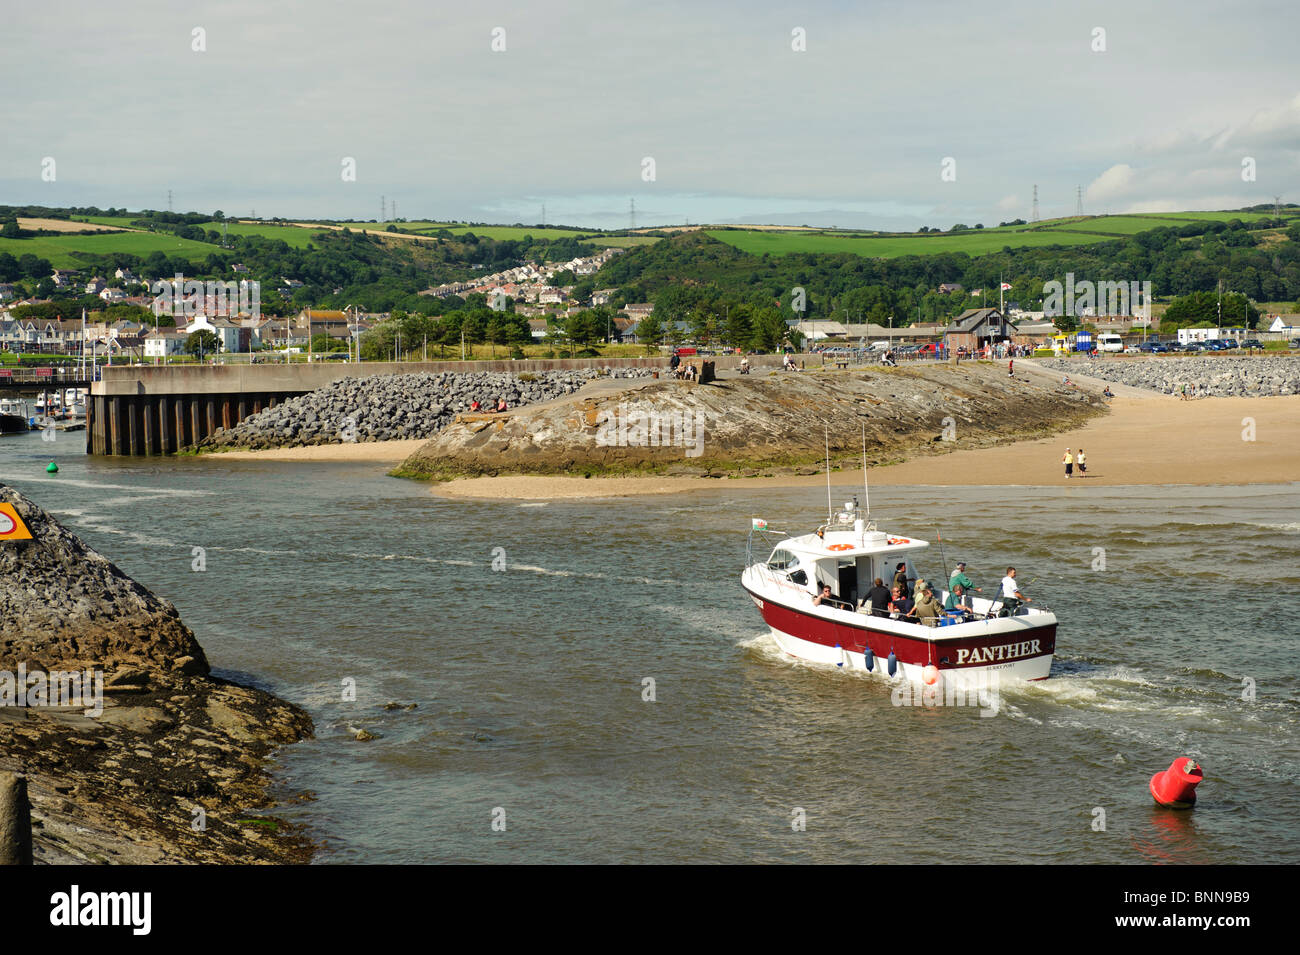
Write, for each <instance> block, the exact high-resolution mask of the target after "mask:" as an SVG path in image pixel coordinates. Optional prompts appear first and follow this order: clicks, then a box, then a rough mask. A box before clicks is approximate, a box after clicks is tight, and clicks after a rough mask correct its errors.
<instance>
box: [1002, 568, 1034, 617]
mask: <svg viewBox="0 0 1300 955" xmlns="http://www.w3.org/2000/svg"><path fill="white" fill-rule="evenodd" d="M1022 601H1023V602H1024V603H1033V602H1034V601H1033V598H1032V597H1026V596H1025V595H1024V594H1022V593H1021V592H1020V588H1019V586H1018V585H1017V584H1016V569H1015V568H1014V567H1008V568H1007V575H1006V576H1005V577H1003V578H1002V609H1003V610H1004V611H1006V613H1007V616H1015V613H1016V611H1017V610H1019V609H1020V604H1021V602H1022Z"/></svg>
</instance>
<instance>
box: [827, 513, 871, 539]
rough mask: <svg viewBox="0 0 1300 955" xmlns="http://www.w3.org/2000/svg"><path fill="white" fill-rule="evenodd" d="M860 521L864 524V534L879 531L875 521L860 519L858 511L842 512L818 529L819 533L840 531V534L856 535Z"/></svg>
mask: <svg viewBox="0 0 1300 955" xmlns="http://www.w3.org/2000/svg"><path fill="white" fill-rule="evenodd" d="M858 521H862V522H863V523H862V531H863V533H866V532H868V531H875V530H877V529H878V528H877V527H876V522H875V521H871V520H866V519H865V518H861V517H859V516H858V512H857V511H840V513H838V514H836V515H835V516H834V517H832V518H831V519H830V520H829V521H827V522H826V523H825V524H823V525H821V526H820V527H819V528H817V533H818V534H826V533H828V532H830V531H840V532H844V531H848V532H850V533H854V532H856V531H857V529H858V525H857V522H858Z"/></svg>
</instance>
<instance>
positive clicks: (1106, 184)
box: [1086, 163, 1136, 202]
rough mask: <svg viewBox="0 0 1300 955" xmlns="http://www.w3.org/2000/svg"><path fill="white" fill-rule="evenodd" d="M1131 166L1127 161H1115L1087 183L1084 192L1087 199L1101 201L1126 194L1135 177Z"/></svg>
mask: <svg viewBox="0 0 1300 955" xmlns="http://www.w3.org/2000/svg"><path fill="white" fill-rule="evenodd" d="M1135 178H1136V177H1135V174H1134V171H1133V167H1132V166H1130V165H1129V164H1128V163H1116V164H1115V165H1114V166H1111V167H1110V168H1109V169H1107V170H1106V171H1105V172H1103V173H1102V174H1101V175H1100V176H1098V177H1097V178H1096V179H1094V180H1093V181H1092V182H1091V183H1089V184H1088V191H1087V193H1086V195H1087V197H1088V199H1089V200H1093V201H1097V202H1103V201H1105V200H1107V199H1115V198H1117V197H1119V196H1123V195H1125V194H1127V193H1128V192H1129V191H1130V189H1131V188H1132V186H1133V182H1134V179H1135Z"/></svg>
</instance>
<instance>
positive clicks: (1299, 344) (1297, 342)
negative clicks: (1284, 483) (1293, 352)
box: [1288, 338, 1300, 348]
mask: <svg viewBox="0 0 1300 955" xmlns="http://www.w3.org/2000/svg"><path fill="white" fill-rule="evenodd" d="M1288 345H1289V347H1291V348H1300V338H1293V339H1291V341H1290V342H1289V343H1288Z"/></svg>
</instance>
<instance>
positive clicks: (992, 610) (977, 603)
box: [939, 590, 1054, 620]
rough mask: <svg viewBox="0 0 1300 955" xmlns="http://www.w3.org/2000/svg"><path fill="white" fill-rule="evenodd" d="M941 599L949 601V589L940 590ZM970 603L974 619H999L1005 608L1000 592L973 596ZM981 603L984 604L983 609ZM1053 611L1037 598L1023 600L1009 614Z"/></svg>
mask: <svg viewBox="0 0 1300 955" xmlns="http://www.w3.org/2000/svg"><path fill="white" fill-rule="evenodd" d="M939 601H940V602H941V603H947V601H948V591H947V590H941V591H939ZM969 603H970V607H971V613H970V616H971V619H972V620H994V619H997V618H998V617H999V616H1001V612H1002V610H1003V609H1004V608H1003V603H1002V595H1001V594H998V595H997V596H996V597H973V596H972V597H970V598H969ZM981 604H982V605H983V607H982V609H981ZM1053 612H1054V611H1053V610H1052V609H1051V608H1050V607H1048V606H1046V605H1045V604H1043V603H1041V602H1040V601H1038V600H1035V601H1034V602H1033V603H1032V604H1027V603H1025V602H1023V601H1021V603H1020V605H1019V606H1018V607H1016V610H1015V613H1014V614H1010V615H1009V616H1015V617H1026V616H1031V615H1033V614H1039V613H1053Z"/></svg>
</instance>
